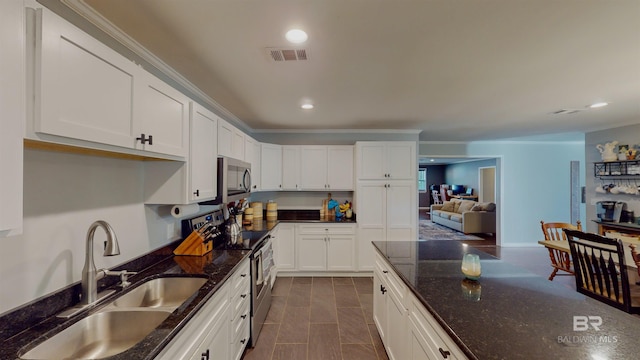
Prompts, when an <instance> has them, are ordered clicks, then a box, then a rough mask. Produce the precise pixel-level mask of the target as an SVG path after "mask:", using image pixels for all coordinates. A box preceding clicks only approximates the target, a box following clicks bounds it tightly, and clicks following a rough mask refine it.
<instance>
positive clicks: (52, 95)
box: [34, 9, 140, 148]
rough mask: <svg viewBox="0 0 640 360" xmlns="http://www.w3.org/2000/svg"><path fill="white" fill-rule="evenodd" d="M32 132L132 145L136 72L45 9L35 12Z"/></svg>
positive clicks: (132, 64) (121, 57)
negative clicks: (33, 116) (33, 119)
mask: <svg viewBox="0 0 640 360" xmlns="http://www.w3.org/2000/svg"><path fill="white" fill-rule="evenodd" d="M35 16H36V19H35V23H36V28H37V30H36V31H37V32H38V30H39V32H40V34H41V38H40V37H39V36H38V35H37V34H35V37H36V41H37V40H38V39H39V38H40V41H39V42H36V48H35V67H36V69H34V70H35V73H36V74H38V73H39V78H38V77H36V85H35V89H34V91H35V96H36V104H35V105H36V106H35V127H34V130H35V131H36V132H41V133H46V134H52V135H59V136H65V137H70V138H75V139H81V140H87V141H94V142H98V143H104V144H109V145H116V146H122V147H129V148H131V147H133V146H134V142H135V136H134V130H135V129H134V104H133V102H134V91H135V85H136V83H135V81H134V78H135V74H136V73H138V72H139V71H140V69H139V68H138V67H137V66H136V65H135V64H134V63H133V62H131V61H129V60H128V59H126V58H124V57H123V56H121V55H120V54H118V53H116V52H115V51H113V50H112V49H110V48H109V47H107V46H106V45H104V44H102V43H101V42H99V41H97V40H96V39H94V38H93V37H91V36H89V35H88V34H86V33H85V32H83V31H81V30H80V29H78V28H76V27H75V26H73V25H71V24H70V23H68V22H67V21H66V20H64V19H62V18H60V17H59V16H57V15H55V14H53V13H52V12H50V11H49V10H47V9H38V10H37V11H36V13H35Z"/></svg>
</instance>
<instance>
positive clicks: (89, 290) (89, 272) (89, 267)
mask: <svg viewBox="0 0 640 360" xmlns="http://www.w3.org/2000/svg"><path fill="white" fill-rule="evenodd" d="M98 227H102V228H103V229H104V231H105V232H106V233H107V241H106V245H105V248H104V254H103V256H114V255H120V247H119V246H118V239H117V238H116V234H115V232H113V228H112V227H111V225H109V223H107V222H106V221H104V220H98V221H96V222H94V223H93V224H91V226H90V227H89V230H88V231H87V243H86V253H85V258H84V267H83V268H82V298H81V299H80V304H82V305H89V304H92V303H94V302H95V301H96V300H98V284H97V282H98V279H99V276H98V273H99V272H98V270H97V269H96V264H95V263H94V262H93V235H94V234H95V232H96V229H97V228H98ZM101 273H102V272H101ZM101 275H102V276H104V274H103V273H102V274H101ZM102 276H100V277H102Z"/></svg>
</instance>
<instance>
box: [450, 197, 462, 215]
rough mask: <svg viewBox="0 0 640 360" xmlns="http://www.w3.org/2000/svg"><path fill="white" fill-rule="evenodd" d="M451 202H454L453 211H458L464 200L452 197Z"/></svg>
mask: <svg viewBox="0 0 640 360" xmlns="http://www.w3.org/2000/svg"><path fill="white" fill-rule="evenodd" d="M451 202H452V203H453V212H458V209H459V208H460V204H462V200H460V199H451Z"/></svg>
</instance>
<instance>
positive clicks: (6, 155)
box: [0, 1, 25, 238]
mask: <svg viewBox="0 0 640 360" xmlns="http://www.w3.org/2000/svg"><path fill="white" fill-rule="evenodd" d="M24 19H25V17H24V9H23V7H22V2H21V1H0V49H2V55H0V109H1V111H2V115H1V116H0V172H1V173H2V176H0V238H1V237H4V236H9V235H17V234H19V233H20V232H21V228H22V193H23V191H22V179H23V174H22V173H23V171H22V169H23V145H22V143H23V141H22V138H23V133H24V126H25V123H24V121H25V96H24V94H25V87H24V84H25V55H24V51H25V36H24V28H25V26H24Z"/></svg>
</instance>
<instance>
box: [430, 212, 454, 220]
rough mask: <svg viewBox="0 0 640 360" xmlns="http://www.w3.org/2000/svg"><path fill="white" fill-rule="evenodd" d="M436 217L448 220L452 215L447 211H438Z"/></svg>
mask: <svg viewBox="0 0 640 360" xmlns="http://www.w3.org/2000/svg"><path fill="white" fill-rule="evenodd" d="M434 215H435V216H437V217H441V218H443V219H448V218H449V215H451V214H450V213H448V212H446V211H437V212H436V213H435V214H434Z"/></svg>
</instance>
